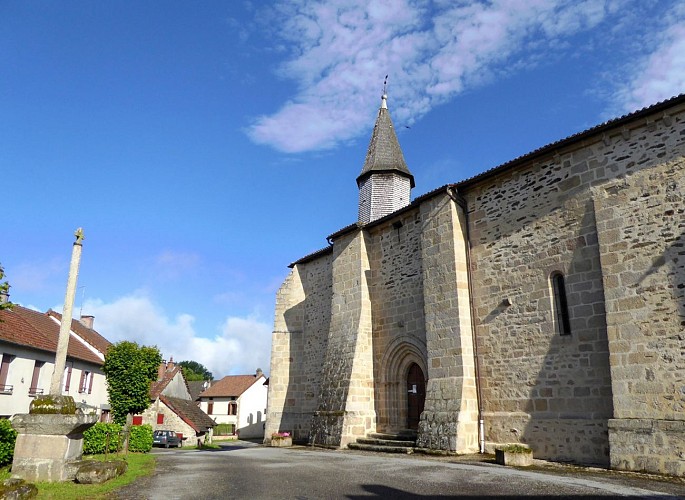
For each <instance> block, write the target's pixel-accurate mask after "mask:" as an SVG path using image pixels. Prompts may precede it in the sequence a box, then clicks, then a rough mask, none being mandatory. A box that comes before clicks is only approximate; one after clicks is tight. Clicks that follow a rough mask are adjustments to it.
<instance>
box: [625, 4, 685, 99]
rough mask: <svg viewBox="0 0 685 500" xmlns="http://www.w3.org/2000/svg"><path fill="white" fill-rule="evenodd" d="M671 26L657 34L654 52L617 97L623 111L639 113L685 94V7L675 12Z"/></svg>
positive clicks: (635, 67)
mask: <svg viewBox="0 0 685 500" xmlns="http://www.w3.org/2000/svg"><path fill="white" fill-rule="evenodd" d="M666 17H667V19H669V20H670V25H669V26H668V27H667V28H666V29H664V30H663V32H658V33H657V34H656V42H655V48H654V50H653V51H652V52H651V53H650V54H649V55H648V56H646V57H645V58H644V59H643V60H642V61H636V62H635V64H634V65H633V66H632V68H631V69H632V73H633V74H634V75H635V76H634V78H632V79H631V80H630V81H629V82H628V83H627V84H626V85H624V86H622V87H621V88H620V89H619V91H618V93H617V100H618V101H619V104H620V106H621V107H622V108H623V110H624V111H628V112H630V111H634V110H636V109H639V108H642V107H644V106H648V105H650V104H654V103H655V102H658V101H662V100H664V99H668V98H669V97H673V96H674V95H678V94H680V93H682V92H685V6H680V7H676V8H674V9H673V10H672V11H671V12H670V13H669V15H668V16H666Z"/></svg>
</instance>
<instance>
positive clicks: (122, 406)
mask: <svg viewBox="0 0 685 500" xmlns="http://www.w3.org/2000/svg"><path fill="white" fill-rule="evenodd" d="M161 362H162V355H161V354H160V352H159V349H157V347H156V346H155V347H147V346H139V345H138V344H137V343H135V342H129V341H126V340H124V341H122V342H117V343H116V344H113V345H112V346H110V348H109V349H108V350H107V354H106V355H105V364H104V365H102V371H103V372H105V377H106V378H107V389H108V391H109V404H110V406H111V408H112V413H113V414H114V421H115V422H116V423H118V424H121V425H124V424H126V417H127V415H129V414H130V415H134V414H136V413H141V412H143V411H144V410H145V409H146V408H147V407H148V406H150V386H151V384H152V382H153V381H155V380H157V373H158V369H159V365H160V363H161Z"/></svg>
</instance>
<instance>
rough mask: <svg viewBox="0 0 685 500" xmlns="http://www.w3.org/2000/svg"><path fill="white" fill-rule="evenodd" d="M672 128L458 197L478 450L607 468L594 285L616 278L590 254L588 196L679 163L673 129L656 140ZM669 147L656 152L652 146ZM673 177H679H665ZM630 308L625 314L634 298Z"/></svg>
mask: <svg viewBox="0 0 685 500" xmlns="http://www.w3.org/2000/svg"><path fill="white" fill-rule="evenodd" d="M678 120H679V119H678V117H666V118H665V119H664V118H663V117H662V116H655V117H651V118H649V119H646V120H642V121H641V122H637V123H636V124H635V125H634V127H635V129H634V130H628V129H625V128H624V129H623V130H616V131H615V132H613V133H611V134H606V135H604V136H603V137H599V136H598V137H597V138H596V140H594V141H593V140H589V139H588V140H586V141H585V142H584V143H583V144H579V145H574V146H573V147H569V148H567V149H566V150H560V151H557V152H556V154H550V155H549V157H547V158H540V159H538V160H536V161H535V162H532V163H531V164H530V165H529V166H528V167H527V168H524V167H519V168H517V169H516V170H515V171H509V172H506V173H503V174H502V175H500V176H498V177H496V178H491V179H488V180H487V181H484V182H482V183H481V184H479V185H476V186H474V187H473V188H469V189H468V191H467V192H466V193H465V197H466V198H467V201H468V206H469V218H470V226H469V227H470V229H471V241H472V245H473V248H472V259H473V262H472V270H473V274H472V277H473V287H474V305H475V309H476V328H477V336H478V339H479V351H480V355H481V361H482V367H483V369H482V373H481V375H482V380H483V385H482V388H483V400H484V401H483V402H484V406H485V423H486V439H487V441H488V443H489V444H490V445H493V444H496V443H503V442H525V443H528V444H530V445H531V447H532V448H533V450H534V452H535V454H536V456H539V457H541V458H549V459H555V460H570V461H577V462H582V463H592V462H597V463H601V464H606V463H608V462H609V436H608V421H609V419H610V418H611V417H612V415H613V413H614V408H613V403H614V402H617V403H618V399H617V396H616V395H615V394H614V398H613V401H612V385H611V375H614V374H618V373H620V370H619V371H616V370H615V367H614V365H615V363H616V362H617V361H618V360H617V358H616V357H615V356H614V355H613V351H612V358H611V363H612V368H611V372H610V368H609V351H610V348H609V342H610V341H611V342H613V340H614V339H613V338H612V337H611V336H608V335H607V315H606V313H605V296H604V295H605V288H604V287H605V284H606V282H607V280H609V282H611V280H615V279H616V276H615V271H614V270H612V269H607V268H606V267H605V265H604V257H605V252H606V248H605V245H604V244H602V245H601V247H600V244H599V239H598V231H597V226H598V225H599V227H600V228H601V227H602V224H603V219H604V218H606V217H607V215H606V213H605V212H604V209H603V207H599V208H596V203H595V202H596V199H597V193H596V190H598V189H601V188H602V187H603V186H609V183H611V182H613V181H614V180H615V179H631V176H633V175H635V172H640V171H642V172H643V173H642V174H640V175H645V176H647V177H649V176H650V175H656V176H657V178H658V177H660V176H659V174H657V173H656V172H655V171H654V169H657V170H658V169H659V168H660V167H659V165H660V164H661V163H663V162H665V161H667V160H668V157H669V156H676V157H678V156H682V149H681V151H680V152H678V151H676V149H677V148H676V147H675V142H676V141H682V138H683V136H682V134H681V133H680V130H682V128H679V129H677V130H676V131H675V132H674V133H671V135H670V136H669V137H668V138H667V137H665V136H666V135H667V134H665V133H664V130H665V128H667V127H668V125H667V123H669V124H677V123H678ZM669 141H670V143H671V147H670V151H668V152H667V151H666V150H668V149H669V148H668V147H666V148H665V147H664V146H663V144H664V143H669ZM648 169H651V170H648ZM682 175H683V174H682V167H681V168H680V170H679V173H678V174H676V177H677V176H680V178H681V179H682ZM655 203H657V204H658V202H655ZM609 204H610V205H611V206H616V205H619V204H620V203H618V202H610V203H609ZM645 204H646V205H648V206H652V204H651V202H649V201H645ZM628 206H629V204H628V205H627V206H626V207H625V209H626V210H629V211H630V208H628ZM681 206H682V205H681ZM656 211H657V209H655V210H654V212H656ZM674 214H675V212H674ZM623 215H627V214H622V215H620V216H619V217H617V218H620V217H623ZM652 215H654V214H652ZM659 218H660V217H658V218H657V220H658V219H659ZM616 223H617V222H615V224H616ZM631 224H632V223H630V224H628V225H626V227H627V228H628V227H633V226H631ZM607 227H611V226H607ZM671 230H672V231H673V230H676V228H675V227H674V226H671ZM601 231H602V230H600V233H601ZM627 231H628V232H627V234H628V235H629V236H628V237H632V239H633V243H634V244H636V246H637V247H641V246H649V244H648V242H649V241H652V239H653V238H654V237H655V235H649V234H647V233H646V232H645V231H644V230H640V229H636V228H634V227H633V229H628V230H627ZM664 237H665V234H660V235H659V238H661V239H662V240H663V238H664ZM627 248H628V246H626V245H624V247H623V248H622V249H620V250H619V249H618V247H617V248H616V250H615V251H616V252H622V256H621V258H622V259H627V260H630V259H632V258H634V257H633V256H631V254H633V252H626V250H627ZM647 251H650V250H647ZM600 255H601V257H602V259H600ZM658 257H659V255H658V254H657V255H653V258H658ZM612 258H616V257H615V256H614V257H612ZM555 271H560V272H562V273H563V274H564V276H565V280H566V291H567V295H568V308H569V316H570V319H571V335H569V336H560V335H559V333H558V331H557V328H556V325H555V319H554V317H553V306H552V303H553V297H552V287H551V285H550V280H549V278H550V274H551V273H552V272H555ZM603 275H604V281H603V279H602V278H603ZM609 293H613V292H610V291H609V290H608V289H607V294H609ZM609 299H611V300H613V297H609ZM656 300H657V301H659V299H656ZM669 301H670V306H666V305H663V304H662V305H661V306H658V305H657V306H656V307H652V308H651V310H650V308H646V309H644V311H643V313H644V314H645V315H646V316H650V317H653V312H654V311H655V310H656V311H658V310H659V307H667V308H668V307H671V308H672V307H673V304H674V300H673V298H670V299H669ZM669 301H666V302H669ZM608 303H610V302H608ZM630 303H631V304H633V306H635V307H636V306H637V302H636V301H635V299H633V300H632V302H630ZM626 304H627V303H626ZM652 306H654V304H652ZM611 307H613V306H611ZM610 317H611V313H610V315H609V318H610ZM647 322H650V320H648V321H647ZM624 324H625V322H624ZM681 328H682V327H681ZM650 330H652V331H653V330H654V328H653V327H651V328H650ZM681 331H682V330H681ZM671 344H674V341H671ZM680 356H681V359H682V353H681V355H680ZM645 373H646V372H645ZM654 375H657V374H656V373H654ZM614 388H616V384H614ZM671 388H673V387H672V386H671ZM621 397H623V396H621ZM637 399H639V398H637ZM629 405H630V406H631V407H632V403H629ZM617 412H618V413H619V414H620V408H617ZM615 445H616V443H615V442H614V440H612V442H611V446H612V448H613V447H614V446H615Z"/></svg>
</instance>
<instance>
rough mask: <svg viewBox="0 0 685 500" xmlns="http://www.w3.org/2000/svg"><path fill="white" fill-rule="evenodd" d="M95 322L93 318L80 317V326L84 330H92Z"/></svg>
mask: <svg viewBox="0 0 685 500" xmlns="http://www.w3.org/2000/svg"><path fill="white" fill-rule="evenodd" d="M94 322H95V316H84V315H83V314H82V315H81V324H82V325H83V326H85V327H86V328H90V329H91V330H92V329H93V323H94Z"/></svg>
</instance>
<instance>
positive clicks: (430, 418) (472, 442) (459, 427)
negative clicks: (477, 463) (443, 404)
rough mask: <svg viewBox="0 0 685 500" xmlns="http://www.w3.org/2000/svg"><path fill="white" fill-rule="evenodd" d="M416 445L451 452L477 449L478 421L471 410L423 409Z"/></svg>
mask: <svg viewBox="0 0 685 500" xmlns="http://www.w3.org/2000/svg"><path fill="white" fill-rule="evenodd" d="M416 446H417V447H419V448H428V449H432V450H444V451H447V452H452V453H475V452H477V451H478V422H477V420H476V418H475V415H472V414H471V412H449V411H445V412H432V411H424V412H423V413H422V414H421V421H420V422H419V433H418V437H417V439H416Z"/></svg>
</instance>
